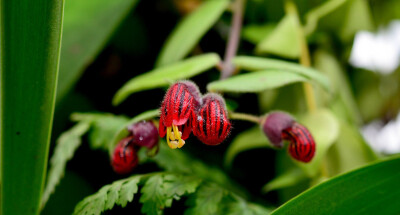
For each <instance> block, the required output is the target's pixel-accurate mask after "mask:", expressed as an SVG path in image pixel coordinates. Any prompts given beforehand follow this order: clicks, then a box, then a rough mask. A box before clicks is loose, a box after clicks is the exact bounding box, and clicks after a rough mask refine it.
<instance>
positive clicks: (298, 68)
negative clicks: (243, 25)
mask: <svg viewBox="0 0 400 215" xmlns="http://www.w3.org/2000/svg"><path fill="white" fill-rule="evenodd" d="M233 64H234V65H235V66H236V67H238V68H240V69H244V70H248V71H259V70H279V71H285V72H294V73H297V74H300V75H302V76H304V77H306V78H308V79H311V80H314V81H315V82H317V83H318V84H320V85H321V86H322V87H323V88H324V89H326V90H327V91H330V89H331V85H330V81H329V79H328V78H327V77H326V76H325V75H323V74H321V73H320V72H318V71H317V70H315V69H313V68H310V67H304V66H302V65H300V64H296V63H291V62H287V61H283V60H276V59H270V58H263V57H252V56H238V57H235V58H234V59H233Z"/></svg>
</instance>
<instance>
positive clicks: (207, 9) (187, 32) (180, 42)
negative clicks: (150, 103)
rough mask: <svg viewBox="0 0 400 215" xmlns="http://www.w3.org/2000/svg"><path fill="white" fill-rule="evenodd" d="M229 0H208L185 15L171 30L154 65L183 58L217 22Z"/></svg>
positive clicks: (158, 65)
mask: <svg viewBox="0 0 400 215" xmlns="http://www.w3.org/2000/svg"><path fill="white" fill-rule="evenodd" d="M228 4H229V0H219V1H214V0H208V1H204V2H203V4H202V5H201V6H200V7H199V8H197V9H196V11H194V12H192V13H191V14H189V15H188V16H186V17H185V18H184V19H183V20H182V21H181V22H179V24H178V25H177V27H176V28H175V29H174V30H173V31H172V33H171V34H170V36H169V37H168V39H167V41H166V42H165V44H164V45H163V48H162V50H161V52H160V56H158V59H157V63H156V67H161V66H165V65H167V64H170V63H174V62H177V61H179V60H181V59H183V58H184V57H185V56H186V55H187V54H188V53H189V52H190V51H191V50H192V49H193V48H194V46H195V45H196V44H197V43H198V42H199V40H200V39H201V37H203V35H204V34H205V33H206V32H207V31H208V30H209V29H210V28H211V27H212V26H213V25H214V24H215V23H216V22H217V20H218V19H219V17H220V16H221V15H222V13H223V12H224V11H225V9H226V8H227V6H228Z"/></svg>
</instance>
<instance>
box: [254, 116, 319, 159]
mask: <svg viewBox="0 0 400 215" xmlns="http://www.w3.org/2000/svg"><path fill="white" fill-rule="evenodd" d="M261 126H262V130H263V131H264V133H265V135H266V136H267V137H268V139H269V140H270V141H271V143H272V144H273V145H274V146H276V147H278V148H282V147H283V140H287V141H289V142H290V143H289V148H288V150H289V154H290V155H291V156H292V157H293V158H294V159H296V160H298V161H301V162H305V163H307V162H310V161H311V160H312V158H313V157H314V154H315V141H314V139H313V137H312V135H311V133H310V132H309V131H308V129H307V128H306V127H304V126H303V125H301V124H299V123H297V122H296V121H295V120H294V119H293V118H292V117H291V116H290V115H289V114H286V113H284V112H278V111H277V112H272V113H270V114H268V115H267V117H266V119H265V121H264V122H263V123H262V125H261Z"/></svg>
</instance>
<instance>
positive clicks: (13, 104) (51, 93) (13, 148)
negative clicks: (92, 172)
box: [0, 0, 64, 215]
mask: <svg viewBox="0 0 400 215" xmlns="http://www.w3.org/2000/svg"><path fill="white" fill-rule="evenodd" d="M63 14H64V1H60V0H37V1H31V0H18V1H10V0H1V1H0V35H1V36H0V53H1V56H0V165H1V166H0V171H1V172H0V182H1V189H0V196H1V197H0V214H2V215H8V214H11V215H14V214H18V215H20V214H23V215H30V214H38V213H39V208H40V202H41V195H42V192H43V186H44V181H45V173H46V169H47V160H48V151H49V145H50V144H49V143H50V135H51V129H52V125H53V115H54V104H55V95H56V87H57V77H58V68H59V59H60V50H61V32H62V25H63Z"/></svg>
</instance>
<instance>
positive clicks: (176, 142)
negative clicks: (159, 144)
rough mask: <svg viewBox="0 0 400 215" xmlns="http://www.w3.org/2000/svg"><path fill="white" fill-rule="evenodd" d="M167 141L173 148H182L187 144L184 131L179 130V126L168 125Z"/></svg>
mask: <svg viewBox="0 0 400 215" xmlns="http://www.w3.org/2000/svg"><path fill="white" fill-rule="evenodd" d="M167 143H168V146H169V147H170V148H171V149H176V148H182V146H183V145H185V141H184V140H182V132H181V131H179V129H178V126H176V125H172V128H171V127H167Z"/></svg>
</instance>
